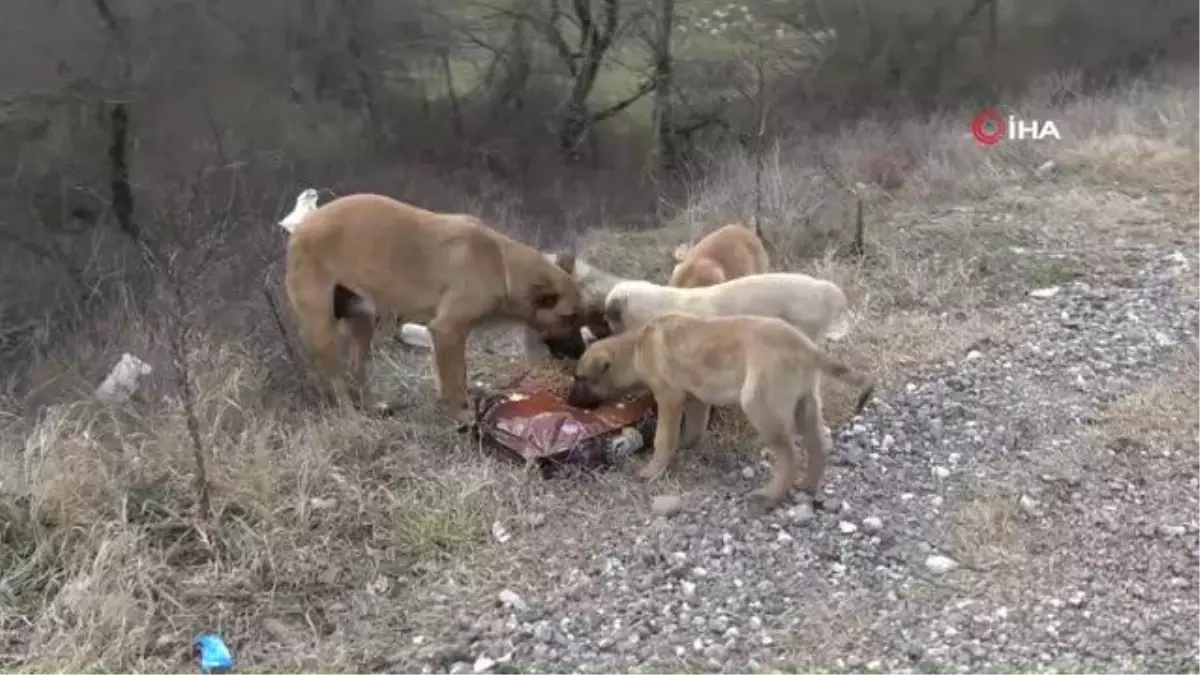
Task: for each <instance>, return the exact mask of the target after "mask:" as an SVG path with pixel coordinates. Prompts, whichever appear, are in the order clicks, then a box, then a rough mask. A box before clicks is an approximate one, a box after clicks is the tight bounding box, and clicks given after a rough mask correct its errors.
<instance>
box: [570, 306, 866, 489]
mask: <svg viewBox="0 0 1200 675" xmlns="http://www.w3.org/2000/svg"><path fill="white" fill-rule="evenodd" d="M821 372H825V373H828V374H829V375H832V376H833V377H836V378H838V379H841V380H845V381H847V382H850V383H853V384H855V385H857V386H862V387H864V388H865V389H864V391H863V393H862V394H861V395H860V396H859V399H858V408H859V410H861V409H862V407H863V405H864V404H865V403H866V401H867V398H868V397H869V396H870V395H871V392H872V389H873V386H872V384H871V381H870V379H869V378H868V377H867V376H865V375H862V374H860V373H857V372H855V371H853V370H851V369H850V367H849V366H846V365H845V364H842V363H840V362H838V361H836V360H834V359H833V358H831V357H830V356H829V355H828V354H826V353H825V352H824V351H823V350H821V348H820V347H818V346H817V345H816V343H814V342H813V341H812V340H811V339H809V338H808V336H806V335H805V334H804V333H803V332H801V331H799V330H797V329H796V328H794V327H792V326H791V325H789V324H788V323H786V322H784V321H782V320H780V319H776V318H770V317H760V316H745V315H740V316H727V317H717V318H704V317H699V316H695V315H690V314H683V313H679V312H668V313H667V314H664V315H662V316H660V317H658V318H656V319H654V320H652V321H650V322H648V323H646V324H644V325H642V327H640V328H636V329H634V330H630V331H626V332H624V333H620V334H617V335H614V336H612V337H608V338H605V339H603V340H599V341H597V342H595V343H594V344H592V346H591V347H589V348H588V350H587V351H586V352H584V354H583V358H581V359H580V360H579V363H577V364H576V367H575V379H574V382H573V383H572V387H571V394H570V397H569V398H570V400H571V402H572V404H574V405H583V406H585V407H587V406H591V405H594V404H595V403H597V402H599V401H602V400H606V399H610V398H612V397H614V396H617V395H619V394H621V393H622V392H625V391H629V390H631V389H633V388H637V387H642V386H644V387H648V388H649V389H650V391H651V392H652V393H653V394H654V400H655V403H656V404H657V406H658V425H657V431H656V432H655V435H654V455H653V457H651V459H650V462H649V463H648V464H646V465H645V466H644V467H643V468H642V470H641V471H640V472H639V474H640V475H641V476H642V477H643V478H645V479H648V480H654V479H657V478H658V477H659V476H661V475H662V474H663V472H664V471H666V469H667V467H668V466H669V465H670V463H671V459H672V458H673V457H674V455H675V451H676V449H677V448H678V446H680V445H683V446H684V447H691V446H693V445H695V444H696V443H697V442H699V440H700V439H701V437H702V436H703V435H704V426H703V424H702V423H701V420H702V417H701V416H700V415H699V414H698V412H699V411H698V409H699V408H702V407H708V406H714V405H715V406H723V405H733V404H740V405H741V408H742V411H743V412H745V414H746V417H747V419H748V420H749V421H750V423H751V425H753V426H754V428H755V430H756V431H757V432H758V435H759V438H760V439H761V440H762V442H763V443H764V444H765V445H766V446H767V447H768V448H770V449H771V451H772V452H771V455H772V464H773V467H772V468H773V475H772V477H771V481H770V482H769V483H768V484H767V486H766V487H765V489H764V490H762V491H761V492H760V493H759V494H760V496H761V497H763V498H764V500H765V502H766V505H767V506H768V507H770V506H775V505H777V504H779V503H780V502H781V501H782V500H783V499H784V498H785V497H786V496H787V493H788V492H789V491H790V489H791V487H792V485H793V484H794V483H795V481H796V478H797V473H798V471H797V466H796V456H795V450H794V445H795V444H794V440H795V435H796V432H797V431H798V432H799V435H800V438H801V439H802V440H803V442H804V446H805V448H806V450H807V451H808V461H807V464H806V467H805V472H804V477H803V479H802V480H801V482H800V489H801V490H803V491H804V492H806V493H807V494H808V495H809V496H810V497H813V498H815V497H816V495H817V490H818V488H819V487H820V483H821V478H822V476H823V475H824V473H825V463H826V456H827V455H828V452H829V449H830V448H829V445H830V440H829V438H828V437H827V436H825V435H824V434H822V433H821V429H822V427H823V426H824V423H825V422H824V419H823V413H822V410H821V394H820V389H819V386H818V385H819V382H818V374H819V373H821ZM681 426H682V430H681Z"/></svg>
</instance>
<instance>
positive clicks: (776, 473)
mask: <svg viewBox="0 0 1200 675" xmlns="http://www.w3.org/2000/svg"><path fill="white" fill-rule="evenodd" d="M741 403H742V410H743V411H744V412H745V413H746V417H747V419H749V420H750V424H751V425H752V426H753V427H754V429H755V431H757V432H758V436H759V438H760V439H761V440H762V442H763V445H765V446H766V447H767V448H768V449H769V450H770V451H771V480H770V481H769V482H768V483H767V485H766V486H765V487H764V488H763V489H762V490H761V491H760V492H759V493H758V495H759V497H761V499H762V500H763V502H764V506H766V507H767V508H773V507H775V506H778V505H779V504H780V503H781V502H783V500H784V499H786V498H787V496H788V493H789V492H790V491H791V489H792V485H793V484H794V483H795V482H796V471H797V468H798V467H797V466H796V454H795V452H794V451H793V449H792V419H791V414H790V413H791V411H790V410H788V411H783V410H778V409H777V407H778V405H777V404H778V401H777V400H773V397H772V396H771V395H770V392H769V391H767V390H765V389H760V388H757V387H748V388H747V391H746V392H745V393H744V394H743V396H742V401H741Z"/></svg>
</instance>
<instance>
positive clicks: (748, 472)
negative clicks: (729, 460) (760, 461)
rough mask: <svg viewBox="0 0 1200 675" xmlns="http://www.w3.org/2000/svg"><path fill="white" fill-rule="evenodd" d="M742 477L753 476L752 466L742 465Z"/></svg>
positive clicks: (748, 477)
mask: <svg viewBox="0 0 1200 675" xmlns="http://www.w3.org/2000/svg"><path fill="white" fill-rule="evenodd" d="M742 478H746V479H750V478H754V467H752V466H744V467H742Z"/></svg>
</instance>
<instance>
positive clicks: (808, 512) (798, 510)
mask: <svg viewBox="0 0 1200 675" xmlns="http://www.w3.org/2000/svg"><path fill="white" fill-rule="evenodd" d="M787 515H788V518H791V519H792V522H793V523H797V524H803V523H807V522H808V521H810V520H812V519H813V518H814V517H815V516H816V515H817V514H816V513H814V512H813V507H812V504H809V503H808V502H804V503H801V504H797V505H796V506H793V507H792V508H790V509H788V512H787Z"/></svg>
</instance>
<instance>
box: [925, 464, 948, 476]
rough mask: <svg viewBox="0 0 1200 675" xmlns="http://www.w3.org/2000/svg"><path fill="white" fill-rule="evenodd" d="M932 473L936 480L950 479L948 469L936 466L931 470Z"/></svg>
mask: <svg viewBox="0 0 1200 675" xmlns="http://www.w3.org/2000/svg"><path fill="white" fill-rule="evenodd" d="M930 473H932V474H933V475H934V477H936V478H949V477H950V469H947V468H946V467H944V466H935V467H933V469H931V470H930Z"/></svg>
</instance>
